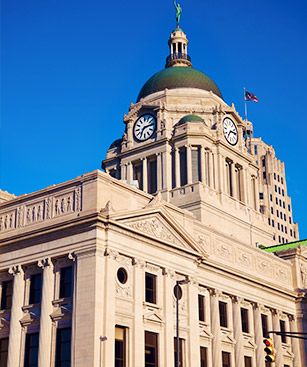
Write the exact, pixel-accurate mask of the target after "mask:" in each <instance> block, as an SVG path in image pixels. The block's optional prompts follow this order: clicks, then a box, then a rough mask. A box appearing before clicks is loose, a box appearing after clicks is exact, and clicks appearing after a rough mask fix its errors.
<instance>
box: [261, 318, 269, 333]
mask: <svg viewBox="0 0 307 367" xmlns="http://www.w3.org/2000/svg"><path fill="white" fill-rule="evenodd" d="M261 324H262V336H263V337H264V338H268V337H269V334H268V316H267V315H263V314H261Z"/></svg>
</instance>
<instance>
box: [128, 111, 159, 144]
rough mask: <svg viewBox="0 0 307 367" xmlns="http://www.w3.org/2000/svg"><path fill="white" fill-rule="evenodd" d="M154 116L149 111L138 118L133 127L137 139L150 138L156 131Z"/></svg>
mask: <svg viewBox="0 0 307 367" xmlns="http://www.w3.org/2000/svg"><path fill="white" fill-rule="evenodd" d="M156 126H157V122H156V118H155V117H154V116H153V115H150V114H149V113H146V114H145V115H143V116H141V117H140V118H138V120H137V121H136V123H135V124H134V127H133V134H134V137H135V138H136V139H137V140H139V141H145V140H147V139H150V138H151V137H152V136H153V134H154V133H155V131H156Z"/></svg>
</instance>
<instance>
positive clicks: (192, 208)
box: [0, 27, 307, 367]
mask: <svg viewBox="0 0 307 367" xmlns="http://www.w3.org/2000/svg"><path fill="white" fill-rule="evenodd" d="M187 46H188V41H187V38H186V35H185V33H184V32H183V31H182V29H180V28H179V27H177V28H176V29H175V30H174V31H173V32H172V33H171V35H170V39H169V49H170V52H169V56H168V57H167V60H166V66H165V69H163V70H162V71H160V72H158V73H156V74H155V75H154V76H152V77H151V78H150V79H149V80H148V81H147V82H146V83H145V84H144V86H143V87H142V88H141V90H140V93H139V96H138V98H137V101H136V103H134V104H131V106H130V109H129V111H128V112H127V114H126V115H125V116H124V124H125V129H124V131H123V135H122V137H121V138H119V139H118V140H116V141H115V142H113V143H112V144H111V145H110V147H109V149H108V151H107V154H106V158H105V159H104V161H103V163H102V166H103V169H104V170H105V172H102V171H94V172H90V173H86V174H84V175H82V176H79V177H77V178H75V179H72V180H71V181H68V182H64V183H61V184H58V185H53V186H50V187H47V188H45V189H43V190H40V191H37V192H34V193H30V194H27V195H22V196H19V197H14V196H13V195H10V194H8V193H5V192H1V193H0V197H1V199H0V297H1V307H0V309H1V310H0V358H1V359H0V365H1V367H4V366H8V367H30V366H31V367H35V366H39V367H54V366H55V367H64V366H65V367H67V366H75V367H114V366H115V367H173V366H175V359H176V357H177V349H178V348H177V343H176V342H175V341H176V327H177V326H178V327H179V337H180V338H179V350H178V356H179V362H180V366H181V367H265V353H264V346H263V338H264V337H267V336H268V335H269V334H268V333H269V332H270V331H288V332H306V331H307V322H306V319H307V315H306V304H307V303H306V296H305V293H304V292H305V291H306V288H307V241H300V240H299V232H298V226H297V224H296V223H295V222H294V221H293V213H292V205H291V199H290V198H289V196H288V193H287V188H286V176H285V168H284V164H283V163H282V162H280V161H279V160H278V159H277V158H276V156H275V151H274V149H273V147H271V146H269V145H267V144H266V143H264V142H263V140H261V139H260V138H256V137H254V136H253V127H252V124H251V122H249V121H246V120H244V119H242V118H241V117H240V115H239V114H238V112H237V111H236V109H235V107H234V105H231V106H229V105H228V104H227V103H226V102H225V101H224V99H223V96H222V93H221V91H220V89H219V88H218V87H217V85H216V84H215V83H214V82H213V81H212V80H211V79H210V78H209V77H208V76H206V75H205V74H203V73H202V72H200V71H198V70H196V69H194V68H193V67H192V62H191V58H190V57H189V55H188V51H187ZM181 280H185V282H183V284H181V285H180V286H179V288H178V300H179V302H178V303H179V311H178V314H179V315H178V318H177V317H176V295H177V293H175V291H174V289H175V286H176V284H177V282H178V281H181ZM270 335H271V336H272V338H273V339H274V343H275V350H276V363H275V366H276V367H306V344H305V345H304V340H302V339H296V338H290V337H288V336H284V335H283V336H278V335H276V334H270Z"/></svg>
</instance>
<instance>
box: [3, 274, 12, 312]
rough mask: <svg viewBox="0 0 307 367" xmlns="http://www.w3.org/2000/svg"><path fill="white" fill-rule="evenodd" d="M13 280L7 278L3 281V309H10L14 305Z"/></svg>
mask: <svg viewBox="0 0 307 367" xmlns="http://www.w3.org/2000/svg"><path fill="white" fill-rule="evenodd" d="M12 297H13V281H12V280H7V281H5V282H3V283H2V292H1V310H8V309H10V308H11V307H12Z"/></svg>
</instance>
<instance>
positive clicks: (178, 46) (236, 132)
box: [102, 25, 273, 246]
mask: <svg viewBox="0 0 307 367" xmlns="http://www.w3.org/2000/svg"><path fill="white" fill-rule="evenodd" d="M168 45H169V55H168V56H167V58H166V63H165V68H164V69H163V70H161V71H159V72H157V73H156V74H154V75H153V76H152V77H150V78H149V79H148V80H147V81H146V83H145V84H144V85H143V87H142V88H141V90H140V92H139V95H138V98H137V100H136V103H132V104H131V106H130V109H129V111H128V113H127V114H125V115H124V123H125V132H124V134H123V136H122V137H121V138H120V139H118V140H116V141H114V142H113V143H112V144H111V145H110V147H109V149H108V151H107V156H106V158H105V160H104V161H103V162H102V167H103V168H104V169H105V171H106V172H107V173H109V174H110V175H111V176H113V177H115V178H117V179H119V180H124V181H126V182H128V183H130V184H132V185H134V186H136V187H137V188H139V189H141V190H143V191H145V192H147V193H149V194H153V195H157V194H158V193H159V196H161V197H162V198H163V199H164V200H166V201H168V202H170V203H172V204H174V205H176V206H178V207H180V208H183V209H187V210H189V211H191V212H192V213H193V214H194V215H195V216H196V217H197V218H198V219H199V220H200V221H201V222H202V223H203V224H205V225H207V226H208V227H209V228H211V229H212V230H213V231H216V232H217V233H223V234H224V235H225V234H226V235H228V236H231V237H235V238H238V239H240V241H241V242H244V243H247V244H248V245H251V246H255V245H256V243H271V242H272V240H273V231H272V228H271V227H270V226H269V225H268V221H267V216H266V210H265V209H263V208H262V209H261V208H260V203H259V187H260V182H259V167H258V163H257V157H256V156H255V155H254V154H253V153H252V152H251V150H250V149H249V148H248V147H249V146H250V140H251V138H252V136H251V135H252V124H251V123H250V122H249V121H247V120H244V119H242V118H241V116H240V115H239V114H238V112H237V111H236V109H235V107H234V105H231V106H230V105H228V104H227V103H226V102H225V101H224V99H223V96H222V93H221V91H220V89H219V88H218V86H217V85H216V83H215V82H214V81H213V80H212V79H211V78H209V77H208V76H207V75H206V74H204V73H203V72H201V71H199V70H197V69H195V68H193V67H192V61H191V57H190V56H189V54H188V40H187V37H186V35H185V33H184V32H183V30H182V29H181V28H180V27H179V25H177V27H176V29H175V30H173V31H172V32H171V34H170V38H169V41H168Z"/></svg>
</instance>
